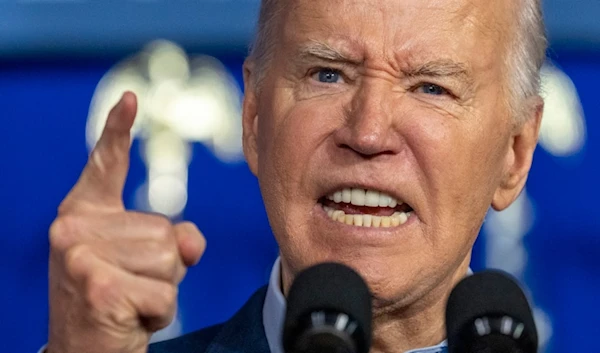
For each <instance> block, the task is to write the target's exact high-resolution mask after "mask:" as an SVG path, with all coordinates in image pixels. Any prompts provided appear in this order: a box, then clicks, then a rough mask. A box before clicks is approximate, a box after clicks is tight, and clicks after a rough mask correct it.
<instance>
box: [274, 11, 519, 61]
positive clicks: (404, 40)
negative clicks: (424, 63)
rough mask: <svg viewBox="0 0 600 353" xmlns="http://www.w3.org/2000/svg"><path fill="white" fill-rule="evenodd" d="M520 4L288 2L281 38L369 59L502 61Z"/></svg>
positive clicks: (284, 13)
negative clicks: (414, 56)
mask: <svg viewBox="0 0 600 353" xmlns="http://www.w3.org/2000/svg"><path fill="white" fill-rule="evenodd" d="M517 1H520V0H501V1H490V0H327V1H322V0H285V5H284V8H283V9H282V10H283V13H282V19H284V24H283V31H282V32H281V34H282V35H283V36H284V40H287V41H290V40H291V41H294V40H297V41H302V40H319V41H321V40H327V41H328V42H329V43H328V44H335V43H331V42H332V41H333V42H335V41H337V42H338V43H337V44H338V45H345V46H346V47H347V48H346V49H347V50H348V51H353V50H354V51H356V54H358V52H359V51H363V55H368V54H365V53H364V51H365V49H369V50H370V51H371V54H372V55H377V54H374V53H376V52H377V53H379V54H382V53H383V52H386V53H387V54H386V55H389V54H390V52H391V51H394V50H396V51H397V50H402V49H403V48H404V49H405V48H407V47H411V48H413V49H415V48H416V47H419V46H422V48H419V49H417V50H420V51H431V52H434V51H436V50H442V49H443V50H446V51H454V52H457V53H458V52H462V51H466V52H472V53H473V54H474V55H475V54H476V53H477V52H479V54H481V55H483V54H486V53H487V54H490V55H496V56H498V55H500V54H501V53H502V52H504V51H505V47H506V43H508V42H509V40H510V38H511V37H512V34H511V30H512V29H513V27H514V25H513V22H514V20H513V18H514V15H513V14H514V6H515V3H516V2H517ZM340 38H343V40H340ZM342 42H343V43H342ZM353 46H354V47H353Z"/></svg>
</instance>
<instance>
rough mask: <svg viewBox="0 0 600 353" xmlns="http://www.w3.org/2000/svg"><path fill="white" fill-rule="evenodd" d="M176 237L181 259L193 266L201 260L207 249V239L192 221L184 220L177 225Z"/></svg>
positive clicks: (187, 264)
mask: <svg viewBox="0 0 600 353" xmlns="http://www.w3.org/2000/svg"><path fill="white" fill-rule="evenodd" d="M175 237H176V240H177V247H178V248H179V253H180V254H181V259H182V260H183V263H184V264H185V265H186V266H188V267H189V266H193V265H195V264H197V263H198V261H200V258H201V257H202V254H204V250H205V249H206V239H205V238H204V236H203V235H202V233H201V232H200V230H198V227H196V225H195V224H194V223H191V222H182V223H179V224H177V225H175Z"/></svg>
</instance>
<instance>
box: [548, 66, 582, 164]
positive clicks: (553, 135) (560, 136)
mask: <svg viewBox="0 0 600 353" xmlns="http://www.w3.org/2000/svg"><path fill="white" fill-rule="evenodd" d="M542 87H543V90H544V93H545V94H544V95H545V97H544V101H545V106H544V117H543V119H542V126H541V129H540V138H539V141H540V145H541V146H542V147H543V148H544V149H545V150H547V151H548V152H549V153H551V154H553V155H555V156H558V157H566V156H570V155H573V154H576V153H577V152H579V151H581V149H582V148H583V146H584V144H585V139H586V127H585V117H584V115H583V110H582V107H581V103H580V102H579V96H578V95H577V89H576V88H575V85H574V84H573V82H572V81H571V79H570V78H569V76H567V75H566V74H565V73H564V72H562V71H561V70H559V69H558V68H556V67H554V66H551V65H545V66H544V67H543V68H542Z"/></svg>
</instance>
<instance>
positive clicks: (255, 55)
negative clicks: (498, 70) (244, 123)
mask: <svg viewBox="0 0 600 353" xmlns="http://www.w3.org/2000/svg"><path fill="white" fill-rule="evenodd" d="M501 1H504V0H501ZM517 1H519V6H517V7H516V10H515V11H516V13H515V18H516V23H515V25H516V32H515V34H514V35H513V36H512V38H513V40H512V43H509V45H510V47H509V51H508V53H507V56H508V59H507V65H508V70H507V72H509V73H510V77H508V82H507V86H508V87H506V90H507V92H506V93H507V97H508V105H509V108H510V111H511V113H512V114H513V116H515V119H517V121H520V120H522V119H523V117H524V116H527V115H528V114H525V113H526V112H524V111H523V109H524V102H525V100H526V99H527V98H529V97H532V96H536V95H539V93H540V70H541V68H542V65H543V64H544V61H545V58H546V48H547V40H546V31H545V25H544V20H543V16H542V0H517ZM283 2H285V1H283V0H262V1H261V7H260V14H259V19H258V26H257V32H256V38H255V41H254V43H253V44H252V45H251V47H250V55H249V58H250V60H251V61H253V62H254V64H255V65H256V78H255V81H254V84H255V85H256V86H257V87H259V86H260V83H261V82H262V80H263V78H264V75H265V72H266V71H267V66H268V65H269V63H270V62H271V59H272V56H273V52H274V48H273V47H274V46H275V44H276V43H275V40H274V37H275V33H276V32H277V31H278V30H279V28H278V26H279V25H281V24H280V23H278V21H277V18H278V17H279V15H280V12H281V10H282V8H283V6H282V3H283Z"/></svg>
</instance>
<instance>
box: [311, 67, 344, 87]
mask: <svg viewBox="0 0 600 353" xmlns="http://www.w3.org/2000/svg"><path fill="white" fill-rule="evenodd" d="M312 78H313V79H314V80H317V81H319V82H322V83H339V82H340V81H342V82H343V79H342V75H341V73H340V71H339V70H336V69H332V68H320V69H318V70H317V71H316V72H315V73H313V74H312Z"/></svg>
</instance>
